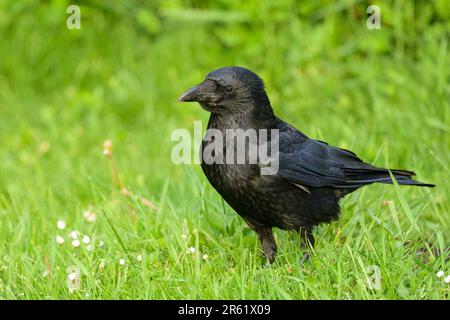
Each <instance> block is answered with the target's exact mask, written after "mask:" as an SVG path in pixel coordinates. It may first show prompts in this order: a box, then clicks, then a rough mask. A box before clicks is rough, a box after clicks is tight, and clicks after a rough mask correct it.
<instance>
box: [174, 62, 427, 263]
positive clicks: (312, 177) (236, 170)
mask: <svg viewBox="0 0 450 320" xmlns="http://www.w3.org/2000/svg"><path fill="white" fill-rule="evenodd" d="M180 101H197V102H199V103H200V105H201V106H202V107H203V108H204V109H205V110H207V111H209V112H211V117H210V119H209V123H208V129H218V130H220V131H221V132H222V133H223V135H224V136H225V133H226V129H243V130H247V129H255V130H259V129H278V130H279V170H278V172H277V174H275V175H261V168H262V164H261V163H257V164H248V163H246V164H217V163H212V164H206V163H205V162H203V163H202V169H203V171H204V173H205V175H206V177H207V178H208V180H209V182H210V183H211V184H212V186H213V187H214V188H215V189H216V190H217V191H218V192H219V193H220V194H221V196H222V197H223V198H224V199H225V201H226V202H227V203H228V204H229V205H230V206H231V207H233V208H234V209H235V210H236V212H237V213H238V214H239V215H240V216H241V217H242V218H243V219H244V220H245V221H246V222H247V224H248V225H249V226H250V228H252V229H253V230H254V231H255V232H256V233H257V234H258V236H259V239H260V241H261V245H262V249H263V251H264V253H265V255H266V257H267V258H268V259H269V261H270V262H273V261H274V259H275V255H276V251H277V246H276V243H275V240H274V238H273V235H272V228H273V227H278V228H281V229H285V230H297V231H299V232H300V233H301V235H302V247H303V248H304V247H305V246H306V244H307V243H308V242H309V243H310V244H311V245H313V244H314V238H313V235H312V228H313V227H314V226H316V225H317V224H319V223H322V222H329V221H331V220H332V219H335V218H337V217H338V216H339V200H340V199H341V198H342V197H344V196H345V195H346V194H348V193H350V192H353V191H355V190H356V189H358V188H360V187H362V186H365V185H368V184H371V183H375V182H378V183H392V180H391V177H390V173H389V170H388V169H383V168H377V167H374V166H372V165H370V164H367V163H364V162H363V161H362V160H361V159H359V158H358V157H357V156H356V155H355V154H354V153H353V152H351V151H348V150H344V149H340V148H336V147H332V146H329V145H328V144H327V143H325V142H322V141H317V140H313V139H310V138H308V137H307V136H306V135H305V134H303V133H302V132H300V131H299V130H297V129H295V128H294V127H292V126H291V125H289V124H287V123H286V122H284V121H282V120H281V119H279V118H278V117H276V116H275V115H274V113H273V110H272V107H271V105H270V101H269V98H268V97H267V94H266V92H265V90H264V85H263V81H262V80H261V79H260V78H259V77H258V76H257V75H256V74H255V73H253V72H251V71H250V70H247V69H245V68H241V67H226V68H222V69H218V70H216V71H214V72H211V73H210V74H208V76H207V77H206V79H205V81H203V82H202V83H201V84H199V85H198V86H196V87H194V88H192V89H190V90H188V91H187V92H186V93H184V94H183V95H182V96H181V97H180ZM210 143H211V141H209V140H208V139H204V140H203V143H202V150H204V149H205V147H207V146H208V145H209V144H210ZM228 148H229V146H228ZM234 148H236V147H234ZM247 150H248V149H247ZM221 151H223V156H224V157H223V158H224V159H225V158H226V153H227V143H226V141H224V147H223V150H220V151H219V152H221ZM390 171H391V172H392V174H393V175H394V177H395V179H396V180H397V181H398V183H399V184H401V185H415V186H427V187H432V186H433V185H431V184H426V183H422V182H419V181H415V180H413V179H412V176H413V175H414V172H411V171H405V170H390Z"/></svg>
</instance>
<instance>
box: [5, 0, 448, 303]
mask: <svg viewBox="0 0 450 320" xmlns="http://www.w3.org/2000/svg"><path fill="white" fill-rule="evenodd" d="M74 2H77V1H74ZM78 3H79V4H80V8H81V29H68V28H67V27H66V19H67V18H68V16H69V14H67V13H66V8H67V7H68V5H69V4H70V2H69V1H66V0H58V1H57V0H52V1H45V2H44V1H38V0H31V1H27V2H25V1H23V2H22V1H7V0H0V299H448V295H449V291H450V284H449V283H446V281H445V280H444V278H446V277H448V276H449V275H450V259H449V247H450V214H449V212H450V202H449V195H450V186H449V183H448V180H449V178H450V176H449V169H450V153H449V150H450V52H449V51H450V44H449V38H450V37H449V30H450V6H449V2H448V1H445V0H437V1H416V2H412V1H376V2H375V1H374V2H372V1H351V0H350V1H343V0H340V1H325V0H321V1H312V0H311V1H304V2H297V1H294V0H282V1H281V0H280V1H273V2H269V1H264V2H259V1H245V2H241V1H230V0H217V1H204V0H197V1H194V0H192V1H182V0H178V1H176V0H170V1H152V2H147V3H145V2H144V1H138V0H134V1H114V2H113V1H110V2H102V1H79V2H78ZM372 3H373V4H377V5H379V6H380V9H381V29H373V30H370V29H368V28H367V26H366V20H367V14H366V8H367V7H368V5H369V4H372ZM227 65H240V66H244V67H247V68H249V69H251V70H254V71H255V72H256V73H258V74H259V75H260V76H261V77H262V78H263V79H264V80H265V84H266V89H267V92H268V95H269V97H270V99H271V102H272V105H273V107H274V110H275V112H276V113H277V115H279V116H280V117H281V118H283V119H285V120H287V121H288V122H290V123H291V124H293V125H295V126H296V127H297V128H299V129H301V130H302V131H303V132H305V133H306V134H307V135H309V136H310V137H313V138H316V139H320V140H325V141H327V142H329V143H330V144H332V145H336V146H339V147H343V148H349V149H351V150H353V151H354V152H356V153H357V154H358V155H359V156H360V157H361V158H363V159H364V160H366V161H368V162H372V163H374V164H376V165H379V166H385V167H390V168H403V169H409V170H413V171H415V172H417V174H418V177H417V178H418V179H419V180H421V181H424V182H430V183H435V184H436V185H437V187H436V188H434V189H428V188H414V187H403V186H402V187H398V186H397V187H395V186H390V185H372V186H368V187H365V188H363V189H360V190H358V191H357V192H355V193H353V194H351V195H350V196H348V197H346V198H345V199H344V200H343V201H342V202H341V207H342V214H341V218H340V220H338V221H335V222H333V223H331V224H329V225H321V226H319V227H318V228H317V229H316V231H315V237H316V246H315V248H314V250H313V252H312V254H311V258H310V260H309V261H308V262H306V263H300V260H301V257H302V252H301V250H300V248H299V239H298V237H297V235H296V234H295V233H287V232H284V231H281V230H276V231H275V233H276V239H277V243H278V245H279V254H278V257H277V260H276V262H275V264H273V265H272V266H270V267H268V266H266V265H265V261H264V259H263V258H262V252H261V250H260V247H259V243H258V239H257V236H256V234H255V233H253V232H252V231H251V230H250V229H249V228H248V227H247V226H246V224H245V223H244V222H243V221H242V219H241V218H240V217H239V216H238V215H237V214H236V213H235V212H234V211H233V210H232V209H231V208H230V207H229V206H228V205H227V204H226V203H225V202H224V201H223V200H222V199H221V198H220V196H219V195H218V194H216V192H215V191H214V189H213V188H212V187H211V186H210V185H209V184H208V182H207V181H206V178H205V177H204V176H203V173H202V172H201V169H200V166H199V165H195V164H193V165H175V164H174V163H172V161H171V150H172V148H173V146H174V145H175V144H176V142H174V141H171V133H172V132H173V130H175V129H177V128H185V129H188V130H189V131H191V132H192V131H193V127H194V121H202V123H203V127H204V128H205V127H206V122H207V120H208V116H209V115H208V114H207V113H206V112H205V111H204V110H202V109H201V108H200V107H199V106H198V105H197V104H194V103H191V104H180V103H178V102H177V99H178V96H179V95H180V94H181V93H182V92H184V91H185V90H186V89H188V88H189V87H191V86H193V85H194V84H197V83H198V82H200V81H202V80H203V78H204V77H205V75H206V74H207V73H208V72H210V71H212V70H214V69H217V68H219V67H222V66H227ZM105 141H107V142H106V145H104V144H105ZM108 141H109V142H108ZM110 143H111V144H112V147H111V145H109V144H110ZM193 152H196V151H193ZM105 153H106V154H105ZM58 221H59V223H58ZM63 222H64V223H63ZM63 227H64V228H63ZM73 231H75V232H73ZM439 271H443V275H442V276H441V277H439V276H438V272H439ZM375 278H377V279H375ZM374 279H375V280H376V281H375V280H374ZM449 279H450V278H447V280H449ZM374 283H375V284H376V285H375V286H374V285H373V284H374Z"/></svg>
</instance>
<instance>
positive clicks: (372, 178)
mask: <svg viewBox="0 0 450 320" xmlns="http://www.w3.org/2000/svg"><path fill="white" fill-rule="evenodd" d="M390 172H391V173H392V175H393V176H394V178H395V180H396V181H397V183H398V184H399V185H408V186H420V187H431V188H432V187H435V185H434V184H430V183H424V182H421V181H417V180H414V179H413V178H412V177H413V176H415V175H416V174H415V173H414V172H412V171H407V170H398V169H382V168H377V167H371V168H366V169H348V168H346V170H345V173H346V176H347V178H348V181H349V182H351V183H352V184H354V185H355V186H356V185H359V186H363V185H366V184H371V183H386V184H392V183H393V181H392V178H391V175H390Z"/></svg>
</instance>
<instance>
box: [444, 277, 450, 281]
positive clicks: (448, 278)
mask: <svg viewBox="0 0 450 320" xmlns="http://www.w3.org/2000/svg"><path fill="white" fill-rule="evenodd" d="M444 282H445V283H450V275H448V276H446V277H445V278H444Z"/></svg>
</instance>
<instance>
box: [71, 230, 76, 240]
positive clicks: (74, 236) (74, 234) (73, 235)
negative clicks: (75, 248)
mask: <svg viewBox="0 0 450 320" xmlns="http://www.w3.org/2000/svg"><path fill="white" fill-rule="evenodd" d="M69 235H70V237H71V238H72V239H77V238H78V231H75V230H74V231H72V232H70V234H69Z"/></svg>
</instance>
